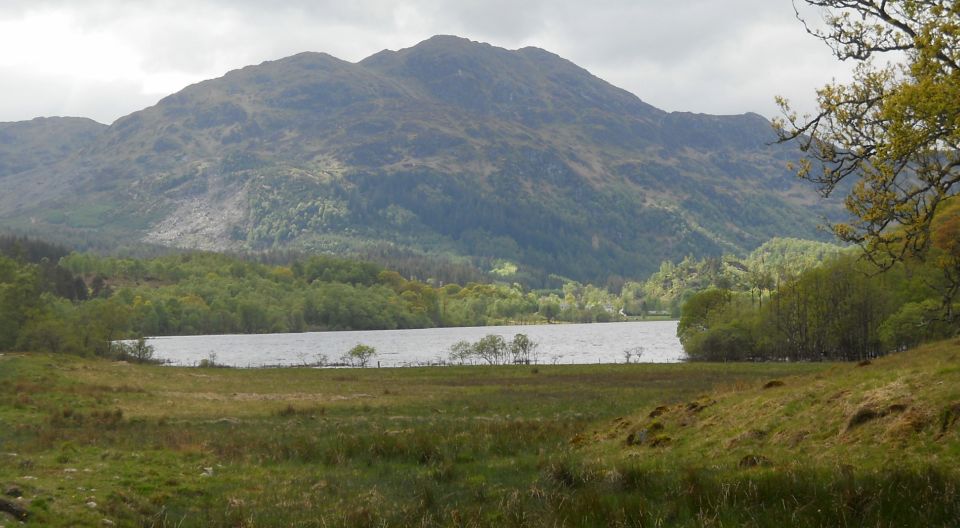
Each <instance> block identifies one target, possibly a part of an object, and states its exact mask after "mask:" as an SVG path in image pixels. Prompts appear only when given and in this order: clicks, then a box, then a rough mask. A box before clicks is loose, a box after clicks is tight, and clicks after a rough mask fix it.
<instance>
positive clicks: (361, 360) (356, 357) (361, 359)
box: [340, 343, 377, 368]
mask: <svg viewBox="0 0 960 528" xmlns="http://www.w3.org/2000/svg"><path fill="white" fill-rule="evenodd" d="M375 355H377V349H375V348H373V347H372V346H368V345H361V344H359V343H357V345H356V346H354V347H353V348H351V349H350V350H348V351H347V353H346V354H344V355H343V357H341V358H340V360H341V361H343V362H344V363H349V364H350V366H353V367H364V368H365V367H366V366H367V363H369V362H370V358H372V357H373V356H375Z"/></svg>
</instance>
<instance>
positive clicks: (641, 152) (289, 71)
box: [0, 36, 840, 280]
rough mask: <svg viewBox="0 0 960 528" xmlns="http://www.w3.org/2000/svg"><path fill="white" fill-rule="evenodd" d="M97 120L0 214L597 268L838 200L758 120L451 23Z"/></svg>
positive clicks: (644, 265)
mask: <svg viewBox="0 0 960 528" xmlns="http://www.w3.org/2000/svg"><path fill="white" fill-rule="evenodd" d="M2 127H3V124H0V130H3V128H2ZM101 127H103V128H100V129H97V130H96V131H95V133H93V136H95V137H93V139H91V140H89V141H87V140H84V141H85V142H84V141H79V140H78V142H77V145H73V144H72V143H71V144H70V145H71V148H70V149H68V150H69V152H67V153H66V154H65V155H62V156H59V157H58V156H49V157H47V158H44V159H43V160H41V161H40V162H38V163H37V164H35V165H33V166H28V167H26V168H25V170H21V171H19V172H16V173H11V174H4V173H3V172H0V184H2V185H3V186H4V187H5V188H7V189H10V190H11V192H8V193H4V194H5V195H6V197H4V196H0V222H3V223H5V224H7V225H8V226H12V227H19V226H23V225H24V223H25V219H26V218H29V219H30V225H31V226H32V227H34V228H37V229H41V230H42V229H49V230H51V231H58V232H64V233H70V232H82V233H86V234H89V233H105V234H108V236H111V237H117V238H118V239H121V240H130V241H147V242H152V243H162V244H165V245H173V246H179V247H195V248H201V249H216V250H259V249H267V248H285V247H294V248H300V249H305V250H308V251H329V252H335V253H356V252H363V251H367V250H370V249H371V248H377V247H388V248H389V247H395V248H397V249H398V250H401V249H402V250H409V249H413V250H415V251H418V252H422V253H425V254H430V255H445V256H446V257H450V258H461V257H465V258H469V259H471V260H472V261H474V262H475V263H477V264H478V265H480V266H487V265H489V264H490V263H491V262H495V261H501V260H509V261H512V262H516V263H518V264H520V265H521V268H523V269H526V270H533V271H535V272H537V273H539V274H540V275H541V276H543V275H545V274H546V273H549V272H556V273H559V274H561V275H564V276H568V277H571V278H575V279H578V280H588V279H589V280H597V279H602V278H603V277H604V276H608V275H622V276H628V277H630V276H633V277H639V276H643V275H645V274H647V273H649V272H651V271H653V270H654V269H656V266H658V265H659V262H660V261H661V260H666V259H677V258H680V257H683V256H685V255H686V254H688V253H690V254H695V255H697V256H703V255H709V254H718V253H721V252H741V253H742V252H745V251H749V250H750V249H752V248H754V247H756V246H758V245H760V244H761V243H762V242H764V241H765V240H766V239H768V238H770V237H772V236H778V235H782V236H800V237H806V238H823V236H822V234H820V233H818V232H817V230H816V225H817V223H818V222H819V219H820V217H823V216H836V215H837V214H839V210H840V209H839V206H838V204H837V203H836V202H818V201H817V200H816V198H815V196H814V195H815V193H814V192H813V191H812V190H810V189H804V188H802V187H801V186H800V185H799V184H798V183H797V182H796V181H795V178H790V176H789V173H788V171H787V170H786V168H785V166H786V163H787V162H788V161H790V160H793V159H796V158H797V157H798V153H797V152H796V151H794V150H792V149H791V148H789V147H786V146H783V145H776V144H774V141H775V135H774V134H773V131H772V129H771V128H770V125H769V122H767V121H766V119H764V118H763V117H762V116H759V115H757V114H752V113H747V114H741V115H735V116H712V115H706V114H694V113H689V112H665V111H663V110H660V109H657V108H655V107H653V106H651V105H649V104H647V103H645V102H643V101H642V100H641V99H640V98H639V97H637V96H636V95H634V94H631V93H629V92H627V91H625V90H622V89H620V88H617V87H615V86H613V85H611V84H609V83H607V82H606V81H603V80H602V79H599V78H597V77H595V76H593V75H592V74H591V73H590V72H589V71H587V70H585V69H583V68H581V67H579V66H577V65H575V64H573V63H572V62H570V61H567V60H566V59H563V58H562V57H559V56H557V55H555V54H552V53H550V52H548V51H545V50H541V49H539V48H530V47H528V48H522V49H520V50H512V51H511V50H506V49H503V48H498V47H495V46H492V45H489V44H481V43H476V42H472V41H469V40H467V39H462V38H459V37H451V36H437V37H433V38H431V39H428V40H426V41H424V42H421V43H419V44H417V45H415V46H412V47H409V48H404V49H401V50H396V51H391V50H384V51H381V52H378V53H376V54H373V55H371V56H370V57H367V58H365V59H363V60H361V61H358V62H356V63H351V62H347V61H343V60H340V59H337V58H335V57H333V56H330V55H327V54H323V53H316V52H304V53H300V54H296V55H293V56H290V57H286V58H282V59H278V60H274V61H265V62H263V63H261V64H259V65H253V66H246V67H244V68H240V69H236V70H231V71H230V72H227V73H226V74H225V75H223V76H221V77H219V78H216V79H210V80H206V81H202V82H200V83H196V84H193V85H191V86H188V87H186V88H184V89H183V90H181V91H179V92H177V93H175V94H171V95H169V96H167V97H165V98H163V99H161V100H160V101H159V102H158V103H157V104H156V105H153V106H151V107H148V108H145V109H143V110H140V111H138V112H134V113H132V114H130V115H127V116H124V117H122V118H120V119H118V120H117V121H115V122H114V123H113V124H111V125H109V126H106V127H104V126H103V125H101ZM91 130H92V129H91ZM91 130H88V131H87V133H88V136H89V135H90V133H91ZM65 134H66V133H65ZM66 135H67V136H69V134H66ZM35 142H37V141H35ZM39 143H42V142H39ZM61 150H62V149H61ZM8 159H10V156H9V154H4V151H3V150H2V149H0V167H2V166H3V163H4V162H5V161H6V160H8ZM8 164H9V163H8ZM378 251H379V250H378Z"/></svg>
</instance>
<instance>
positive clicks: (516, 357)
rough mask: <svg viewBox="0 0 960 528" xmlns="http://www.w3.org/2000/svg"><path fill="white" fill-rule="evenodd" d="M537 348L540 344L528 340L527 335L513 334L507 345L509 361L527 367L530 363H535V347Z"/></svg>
mask: <svg viewBox="0 0 960 528" xmlns="http://www.w3.org/2000/svg"><path fill="white" fill-rule="evenodd" d="M539 346H540V343H537V342H536V341H534V340H533V339H530V337H528V336H527V334H515V335H514V336H513V341H510V345H509V347H510V356H511V361H513V363H516V364H524V365H529V364H530V362H531V361H532V362H534V363H536V361H537V357H536V353H537V347H539Z"/></svg>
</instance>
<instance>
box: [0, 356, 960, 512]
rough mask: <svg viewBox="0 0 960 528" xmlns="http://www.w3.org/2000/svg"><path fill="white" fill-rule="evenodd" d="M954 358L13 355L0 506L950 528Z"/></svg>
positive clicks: (2, 414) (0, 404) (3, 375)
mask: <svg viewBox="0 0 960 528" xmlns="http://www.w3.org/2000/svg"><path fill="white" fill-rule="evenodd" d="M958 356H960V344H958V343H956V342H944V343H940V344H937V345H933V346H930V347H926V348H923V349H920V350H915V351H911V352H907V353H903V354H900V355H897V356H892V357H888V358H885V359H881V360H877V361H874V362H873V363H872V364H870V365H866V366H856V365H855V364H823V363H820V364H814V363H805V364H787V363H763V364H743V363H729V364H709V363H701V364H678V365H643V364H641V365H635V364H632V365H576V366H574V365H568V366H563V365H550V366H536V367H534V366H502V367H435V368H409V369H307V368H300V369H297V368H291V369H252V370H245V369H222V368H204V369H201V368H174V367H162V366H151V365H135V364H128V363H121V362H109V361H104V360H93V359H84V358H78V357H73V356H63V355H42V354H5V355H3V356H0V487H2V488H3V489H2V490H0V491H5V492H10V493H9V494H8V495H5V496H4V497H3V499H2V502H0V509H7V510H10V509H20V510H23V511H25V512H26V514H27V515H28V517H27V518H26V522H27V524H28V525H31V526H34V525H35V526H177V527H188V526H751V525H752V526H765V525H771V524H781V525H785V526H786V525H789V526H906V525H917V526H921V525H922V526H949V525H951V524H952V522H953V521H954V520H955V519H957V518H960V495H958V485H960V478H958V474H957V473H956V471H955V470H954V466H955V465H956V462H957V461H958V460H960V442H958V429H960V423H957V422H958V420H957V418H958V417H960V359H958ZM12 495H22V497H20V498H13V497H12ZM15 524H17V521H16V520H15V519H14V515H11V514H2V513H0V526H13V525H15Z"/></svg>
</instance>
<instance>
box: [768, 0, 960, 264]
mask: <svg viewBox="0 0 960 528" xmlns="http://www.w3.org/2000/svg"><path fill="white" fill-rule="evenodd" d="M803 2H804V3H806V4H808V5H809V6H812V7H814V8H818V9H819V10H821V11H822V12H823V15H824V16H823V20H824V22H825V26H824V28H823V29H818V28H814V27H811V26H809V25H807V23H806V21H805V20H804V18H803V17H802V16H801V15H800V14H799V12H798V18H800V19H801V21H803V22H804V25H805V26H806V28H807V31H808V33H810V34H811V35H813V36H815V37H817V38H819V39H821V40H822V41H823V42H825V43H826V44H827V45H828V46H830V48H831V49H832V50H833V52H834V55H835V56H836V57H837V58H838V59H840V60H851V61H855V62H856V63H857V66H856V68H855V71H854V78H853V81H852V82H851V83H850V84H839V83H832V84H829V85H827V86H825V87H823V88H821V89H820V90H818V92H817V101H818V106H819V108H818V110H817V111H816V112H815V113H814V114H813V115H805V116H802V117H801V116H798V115H797V114H796V113H795V112H794V111H793V110H791V108H790V105H789V103H788V102H787V101H786V100H784V99H782V98H778V102H779V104H780V106H781V108H782V110H783V112H784V116H783V118H781V119H778V120H777V121H776V122H775V126H776V127H777V130H778V133H779V136H780V139H781V141H790V140H797V141H799V142H800V147H801V149H802V150H803V151H805V152H807V153H808V155H809V156H810V158H812V159H807V160H804V161H802V162H801V163H800V165H799V167H798V174H799V175H800V176H801V177H803V178H806V179H808V180H811V181H813V182H815V183H817V184H818V186H819V188H820V190H821V192H822V193H823V194H824V195H829V194H831V193H832V192H833V191H834V190H836V189H837V188H838V187H841V184H842V183H844V182H846V183H850V182H851V180H853V182H852V186H849V187H847V186H846V184H844V185H843V188H844V189H849V191H847V192H848V194H847V196H846V200H845V204H846V207H847V209H848V210H849V211H850V213H851V214H852V220H851V221H850V222H848V223H840V224H836V225H834V226H833V229H834V232H835V233H836V234H837V236H838V237H839V238H841V239H842V240H845V241H847V242H853V243H857V244H859V245H861V246H862V247H864V249H865V250H866V252H865V254H866V255H867V257H868V258H869V259H870V260H871V261H873V262H874V263H875V264H878V265H879V266H881V268H882V269H888V268H889V267H891V266H892V265H893V264H894V263H896V262H898V261H902V260H906V259H909V258H911V257H913V256H922V255H924V254H925V253H926V251H927V249H928V247H929V239H930V225H931V221H932V220H933V218H934V215H935V214H936V212H937V210H938V208H940V206H941V205H942V203H943V202H944V200H945V199H946V198H948V197H950V196H952V195H955V194H957V190H958V188H960V185H958V182H960V2H957V1H956V0H803ZM880 57H887V58H889V59H892V61H891V62H888V63H887V64H886V65H883V66H881V65H878V61H877V60H876V59H878V58H880Z"/></svg>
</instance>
